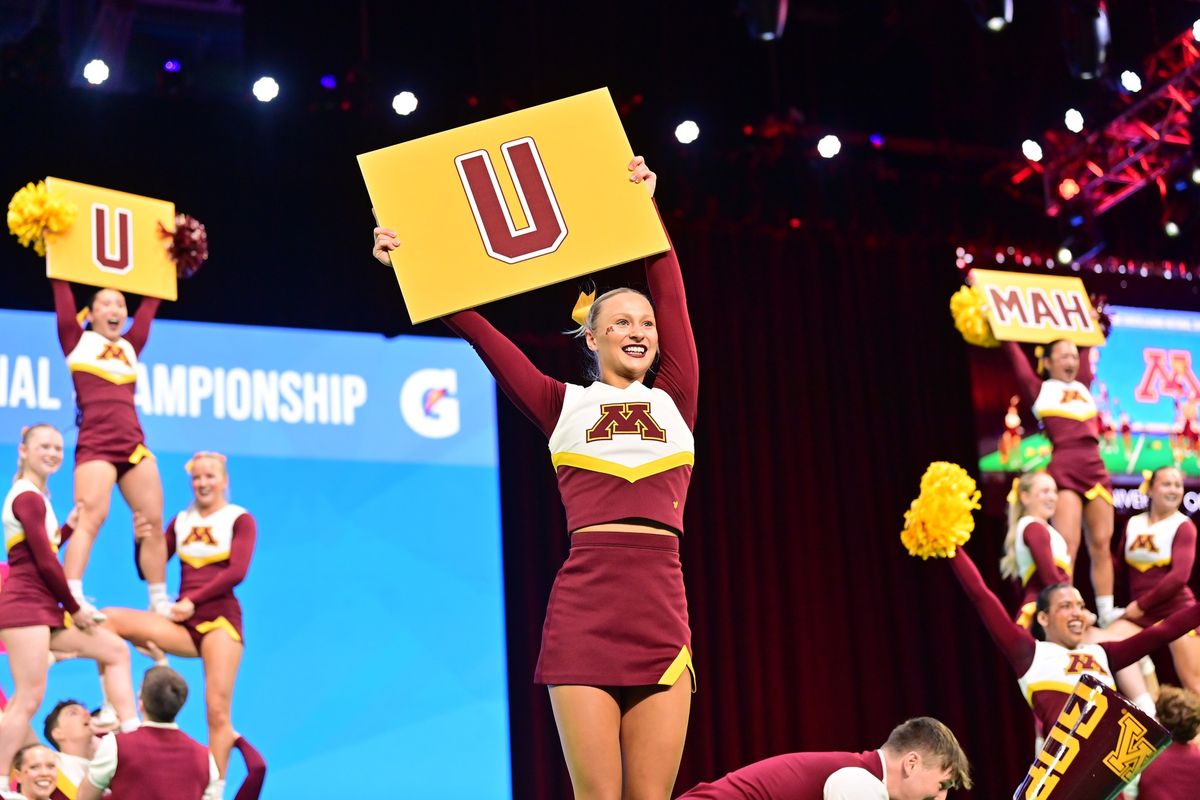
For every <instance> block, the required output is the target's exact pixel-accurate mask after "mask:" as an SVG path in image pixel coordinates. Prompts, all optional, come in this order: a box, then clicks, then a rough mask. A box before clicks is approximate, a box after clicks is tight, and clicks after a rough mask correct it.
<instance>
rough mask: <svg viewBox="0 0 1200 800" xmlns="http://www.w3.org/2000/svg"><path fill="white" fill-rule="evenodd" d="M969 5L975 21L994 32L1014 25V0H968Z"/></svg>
mask: <svg viewBox="0 0 1200 800" xmlns="http://www.w3.org/2000/svg"><path fill="white" fill-rule="evenodd" d="M967 5H968V6H970V7H971V14H972V15H973V16H974V17H975V21H976V22H978V23H979V24H980V25H981V26H982V27H983V28H985V29H987V30H989V31H991V32H992V33H999V32H1000V31H1002V30H1004V29H1005V28H1007V27H1008V26H1009V25H1012V21H1013V4H1012V0H967Z"/></svg>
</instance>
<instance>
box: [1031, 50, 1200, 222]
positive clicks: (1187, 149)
mask: <svg viewBox="0 0 1200 800" xmlns="http://www.w3.org/2000/svg"><path fill="white" fill-rule="evenodd" d="M1147 67H1148V68H1147V71H1146V75H1147V79H1146V83H1147V86H1148V87H1151V88H1152V91H1150V93H1149V94H1148V95H1146V96H1145V97H1143V98H1140V99H1139V100H1138V101H1137V102H1136V103H1134V104H1133V105H1132V106H1130V107H1129V108H1128V109H1126V110H1125V112H1124V113H1122V114H1121V115H1120V116H1119V117H1117V118H1116V119H1114V120H1112V121H1111V122H1110V123H1108V125H1106V126H1105V127H1104V128H1103V129H1102V130H1099V131H1095V132H1093V133H1091V134H1089V135H1088V136H1087V137H1086V138H1085V139H1083V140H1080V139H1078V138H1077V137H1075V136H1067V135H1065V134H1061V133H1058V132H1054V133H1053V134H1047V145H1048V147H1047V150H1048V151H1049V154H1050V157H1049V159H1048V162H1047V163H1046V165H1045V167H1044V168H1043V171H1042V172H1043V175H1042V177H1043V181H1042V182H1043V186H1044V190H1045V196H1046V213H1047V214H1048V215H1050V216H1051V217H1057V216H1058V215H1059V214H1060V213H1062V212H1063V211H1064V210H1065V209H1066V208H1068V207H1069V208H1070V209H1071V211H1072V213H1081V214H1085V215H1088V216H1092V217H1098V216H1099V215H1101V214H1103V213H1104V212H1106V211H1108V210H1110V209H1112V208H1113V207H1115V206H1116V205H1117V204H1119V203H1121V202H1122V201H1124V200H1126V199H1128V198H1129V197H1131V196H1132V195H1134V194H1136V193H1137V192H1139V191H1141V190H1142V189H1144V188H1146V187H1147V186H1149V185H1151V184H1154V185H1156V186H1157V187H1158V190H1159V193H1160V195H1161V196H1164V197H1165V195H1166V192H1167V181H1168V179H1169V176H1171V175H1172V174H1174V173H1176V172H1178V171H1180V170H1182V169H1184V168H1186V167H1187V166H1188V165H1189V164H1190V162H1191V159H1192V150H1191V147H1192V135H1191V132H1190V130H1189V123H1190V121H1191V117H1192V109H1193V107H1194V106H1195V105H1196V104H1197V103H1200V43H1197V41H1196V39H1195V37H1194V36H1193V34H1192V31H1191V30H1190V29H1189V30H1187V31H1185V32H1184V33H1182V34H1180V35H1179V36H1177V37H1176V38H1175V39H1173V40H1172V41H1171V42H1169V43H1168V44H1166V45H1165V46H1163V47H1162V48H1161V49H1160V50H1159V51H1158V52H1156V53H1155V54H1154V55H1152V56H1151V57H1150V59H1149V60H1148V64H1147ZM1031 166H1032V165H1031ZM1028 176H1029V175H1028V173H1027V174H1026V175H1025V176H1019V175H1018V176H1014V178H1013V181H1014V183H1016V182H1019V181H1018V177H1021V178H1024V177H1028ZM1069 181H1074V182H1075V183H1074V186H1072V185H1071V184H1070V183H1069ZM1060 187H1063V188H1064V189H1065V191H1061V190H1060ZM1076 190H1077V196H1075V197H1074V198H1070V197H1069V195H1071V194H1073V193H1074V192H1075V191H1076Z"/></svg>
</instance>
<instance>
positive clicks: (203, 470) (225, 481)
mask: <svg viewBox="0 0 1200 800" xmlns="http://www.w3.org/2000/svg"><path fill="white" fill-rule="evenodd" d="M191 475H192V493H193V494H194V495H195V497H196V508H197V509H198V510H199V511H200V512H201V513H205V512H207V511H209V510H212V509H215V508H218V507H220V506H221V505H223V504H224V503H225V489H226V488H227V487H228V486H229V476H228V475H226V474H225V462H224V461H222V460H221V459H220V458H218V457H217V456H196V457H194V458H192V468H191Z"/></svg>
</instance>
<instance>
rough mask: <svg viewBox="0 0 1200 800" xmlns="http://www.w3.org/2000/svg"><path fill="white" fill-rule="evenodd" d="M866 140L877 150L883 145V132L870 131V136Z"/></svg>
mask: <svg viewBox="0 0 1200 800" xmlns="http://www.w3.org/2000/svg"><path fill="white" fill-rule="evenodd" d="M868 141H869V142H870V143H871V147H874V148H875V149H876V150H879V149H881V148H882V147H883V134H881V133H872V134H871V135H870V137H869V138H868Z"/></svg>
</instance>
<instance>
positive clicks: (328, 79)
mask: <svg viewBox="0 0 1200 800" xmlns="http://www.w3.org/2000/svg"><path fill="white" fill-rule="evenodd" d="M321 87H322V88H324V89H329V90H330V91H332V90H334V89H336V88H337V76H335V75H332V74H330V75H322V76H321Z"/></svg>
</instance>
